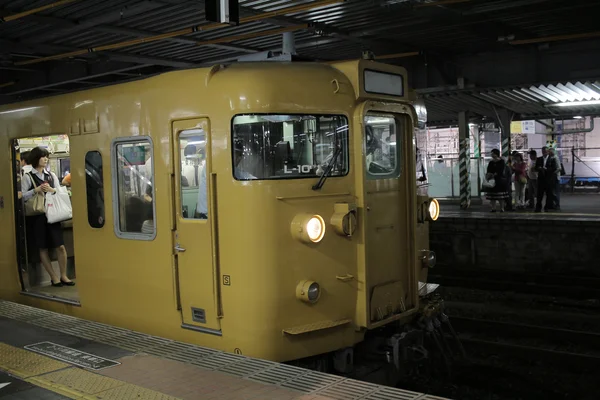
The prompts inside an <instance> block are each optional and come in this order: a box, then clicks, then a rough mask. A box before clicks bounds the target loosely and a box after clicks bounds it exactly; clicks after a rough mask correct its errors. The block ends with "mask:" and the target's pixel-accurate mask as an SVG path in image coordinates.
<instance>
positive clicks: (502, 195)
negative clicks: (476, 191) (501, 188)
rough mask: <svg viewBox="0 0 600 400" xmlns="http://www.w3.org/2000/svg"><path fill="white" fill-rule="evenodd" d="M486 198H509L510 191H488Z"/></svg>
mask: <svg viewBox="0 0 600 400" xmlns="http://www.w3.org/2000/svg"><path fill="white" fill-rule="evenodd" d="M485 198H486V199H488V200H504V199H506V198H508V192H488V193H486V196H485Z"/></svg>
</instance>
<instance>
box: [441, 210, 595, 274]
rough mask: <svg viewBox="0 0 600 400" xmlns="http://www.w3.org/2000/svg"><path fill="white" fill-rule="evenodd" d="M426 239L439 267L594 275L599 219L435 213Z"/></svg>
mask: <svg viewBox="0 0 600 400" xmlns="http://www.w3.org/2000/svg"><path fill="white" fill-rule="evenodd" d="M430 240H431V248H432V250H434V251H435V252H436V254H437V259H438V264H439V265H440V266H451V267H463V268H474V267H476V268H493V269H507V270H514V271H518V270H527V271H530V272H561V271H562V272H568V271H575V270H577V271H581V270H589V271H592V272H594V274H596V275H599V276H600V246H599V245H598V244H600V222H591V221H589V222H582V221H568V220H566V219H562V220H524V219H520V220H516V219H501V218H440V219H439V220H438V221H436V223H433V224H431V226H430Z"/></svg>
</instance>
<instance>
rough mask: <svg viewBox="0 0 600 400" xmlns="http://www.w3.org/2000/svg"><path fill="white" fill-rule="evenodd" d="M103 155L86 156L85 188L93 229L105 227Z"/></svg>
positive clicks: (89, 220)
mask: <svg viewBox="0 0 600 400" xmlns="http://www.w3.org/2000/svg"><path fill="white" fill-rule="evenodd" d="M103 176H104V175H103V173H102V154H100V152H99V151H88V152H87V153H86V155H85V187H86V195H87V212H88V222H89V224H90V226H91V227H92V228H102V227H103V226H104V182H103V180H102V178H103Z"/></svg>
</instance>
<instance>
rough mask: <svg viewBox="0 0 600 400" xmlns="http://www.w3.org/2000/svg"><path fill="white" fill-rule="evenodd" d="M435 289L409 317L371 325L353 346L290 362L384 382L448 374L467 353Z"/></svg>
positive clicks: (320, 370) (397, 382)
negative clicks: (377, 325) (405, 319)
mask: <svg viewBox="0 0 600 400" xmlns="http://www.w3.org/2000/svg"><path fill="white" fill-rule="evenodd" d="M435 287H437V285H435ZM429 288H430V289H431V286H429ZM434 291H435V288H433V290H431V292H430V293H428V294H426V295H424V296H422V297H421V306H420V309H419V311H418V313H417V314H416V315H415V316H414V317H413V318H412V319H411V321H410V322H409V323H403V322H400V321H398V322H396V323H392V324H389V325H386V326H384V327H382V328H379V329H375V330H372V331H369V332H368V333H367V334H366V336H365V340H364V341H363V342H361V343H359V344H358V345H356V346H355V347H350V348H345V349H341V350H338V351H336V352H333V353H328V354H323V355H318V356H314V357H310V358H307V359H303V360H298V361H295V362H293V363H291V364H294V365H297V366H300V367H304V368H308V369H312V370H316V371H319V372H326V373H332V374H337V375H342V376H345V377H348V378H352V379H357V380H361V381H368V382H372V383H376V384H384V385H388V386H395V385H397V384H399V383H400V382H406V381H408V380H411V379H415V378H417V379H418V378H421V377H431V376H440V375H445V376H448V375H449V374H450V372H451V368H452V364H453V362H455V361H456V360H459V359H464V358H465V357H466V354H465V350H464V348H463V346H462V343H461V341H460V339H459V337H458V335H457V334H456V332H455V330H454V328H453V326H452V323H451V321H450V319H449V317H448V316H447V315H446V313H445V312H444V300H443V299H442V297H441V296H439V295H438V294H436V293H435V292H434Z"/></svg>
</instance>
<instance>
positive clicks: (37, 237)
mask: <svg viewBox="0 0 600 400" xmlns="http://www.w3.org/2000/svg"><path fill="white" fill-rule="evenodd" d="M48 156H49V153H48V150H46V149H43V148H41V147H36V148H35V149H33V150H31V153H30V154H29V160H28V161H29V163H30V164H31V167H32V170H31V172H29V173H26V174H25V175H23V179H22V181H21V189H22V191H23V200H24V201H25V202H27V201H33V197H34V196H36V195H39V194H40V193H56V190H57V189H58V188H59V182H58V178H57V176H56V175H55V174H54V172H47V171H46V170H45V168H46V166H47V165H48ZM27 229H28V230H31V232H32V236H33V239H34V241H35V245H36V247H37V248H38V249H39V252H40V261H41V262H42V265H43V266H44V269H45V270H46V272H47V273H48V275H50V279H51V280H52V286H63V285H67V286H73V285H75V282H73V281H71V280H70V279H69V278H68V277H67V250H66V248H65V246H64V241H63V231H62V225H61V223H60V222H57V223H54V224H49V223H48V219H47V218H46V214H38V215H32V216H28V217H27ZM51 248H54V249H56V256H57V258H58V265H59V268H60V276H57V275H56V272H54V269H53V268H52V263H51V261H50V256H49V255H48V249H51Z"/></svg>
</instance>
